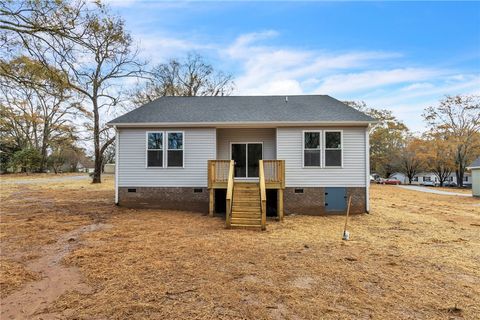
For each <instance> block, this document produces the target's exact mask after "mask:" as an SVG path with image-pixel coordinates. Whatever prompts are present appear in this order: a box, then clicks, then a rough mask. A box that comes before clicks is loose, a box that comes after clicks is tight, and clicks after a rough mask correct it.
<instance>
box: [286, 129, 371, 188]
mask: <svg viewBox="0 0 480 320" xmlns="http://www.w3.org/2000/svg"><path fill="white" fill-rule="evenodd" d="M335 129H339V130H343V167H342V168H303V163H302V161H303V155H302V154H303V150H302V141H303V131H304V130H335ZM365 130H366V128H363V127H359V128H353V127H352V128H332V127H328V128H319V127H316V128H278V129H277V159H279V160H280V159H283V160H285V180H286V181H285V185H286V187H365V186H366V174H367V173H366V170H367V169H366V154H365V152H366V150H365V149H366V141H365ZM321 136H322V138H321V140H322V143H321V148H322V153H323V152H324V148H323V147H324V144H323V133H322V135H321ZM322 163H323V160H322Z"/></svg>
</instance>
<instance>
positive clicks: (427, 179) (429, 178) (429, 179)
mask: <svg viewBox="0 0 480 320" xmlns="http://www.w3.org/2000/svg"><path fill="white" fill-rule="evenodd" d="M423 181H426V182H430V181H432V179H431V177H423Z"/></svg>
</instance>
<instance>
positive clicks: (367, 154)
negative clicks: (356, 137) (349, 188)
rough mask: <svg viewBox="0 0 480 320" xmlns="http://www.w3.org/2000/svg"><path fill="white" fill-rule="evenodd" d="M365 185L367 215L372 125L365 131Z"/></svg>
mask: <svg viewBox="0 0 480 320" xmlns="http://www.w3.org/2000/svg"><path fill="white" fill-rule="evenodd" d="M365 183H366V185H365V186H366V199H365V207H366V210H367V213H370V124H369V125H368V126H367V128H366V129H365Z"/></svg>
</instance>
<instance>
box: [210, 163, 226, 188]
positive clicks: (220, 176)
mask: <svg viewBox="0 0 480 320" xmlns="http://www.w3.org/2000/svg"><path fill="white" fill-rule="evenodd" d="M230 161H231V160H208V188H209V189H210V188H217V187H218V185H219V184H220V185H221V184H225V183H227V181H228V174H229V166H230ZM223 188H225V187H223Z"/></svg>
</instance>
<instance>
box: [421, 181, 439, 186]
mask: <svg viewBox="0 0 480 320" xmlns="http://www.w3.org/2000/svg"><path fill="white" fill-rule="evenodd" d="M423 185H424V186H425V187H438V186H439V185H440V184H439V183H438V182H435V181H423Z"/></svg>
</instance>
